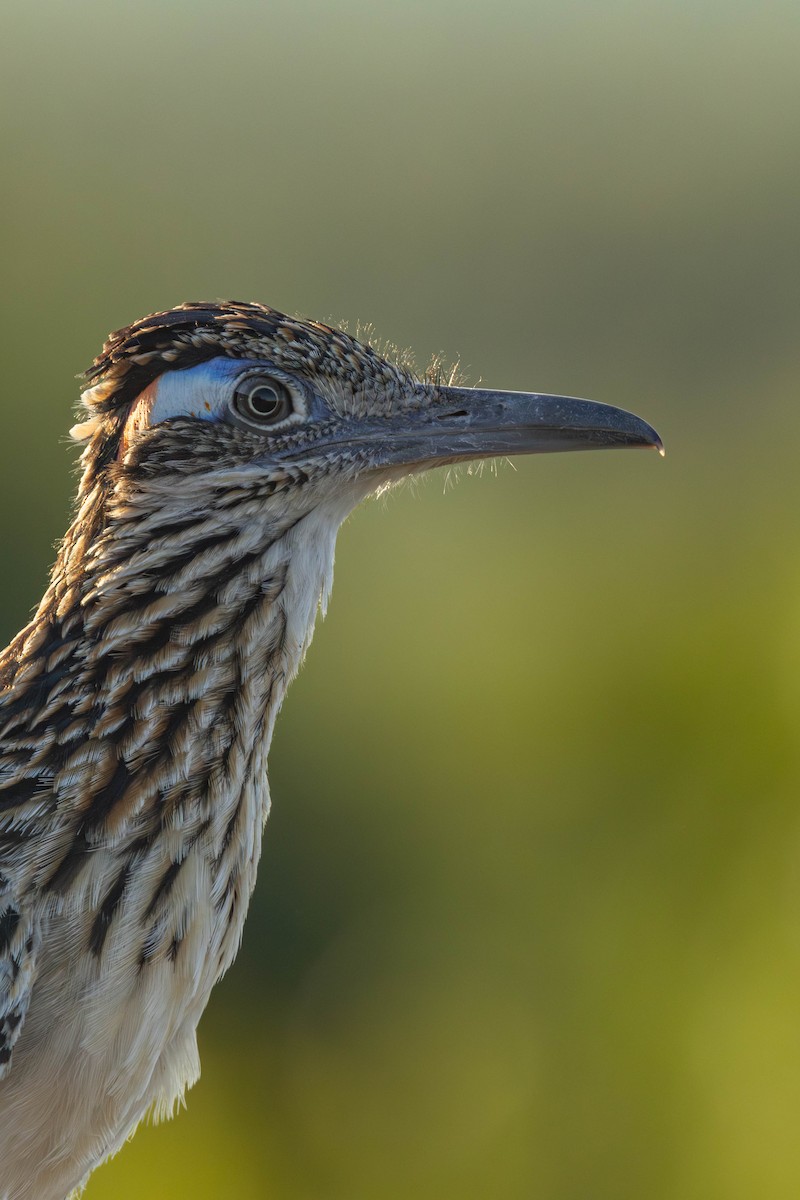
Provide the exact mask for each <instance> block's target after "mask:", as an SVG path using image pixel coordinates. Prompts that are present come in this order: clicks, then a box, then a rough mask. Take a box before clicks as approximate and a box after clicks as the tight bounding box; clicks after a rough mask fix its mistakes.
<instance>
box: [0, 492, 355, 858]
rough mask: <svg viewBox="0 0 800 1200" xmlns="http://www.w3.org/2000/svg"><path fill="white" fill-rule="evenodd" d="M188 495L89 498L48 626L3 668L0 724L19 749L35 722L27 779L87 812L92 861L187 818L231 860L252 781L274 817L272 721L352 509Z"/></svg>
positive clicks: (42, 611)
mask: <svg viewBox="0 0 800 1200" xmlns="http://www.w3.org/2000/svg"><path fill="white" fill-rule="evenodd" d="M175 491H176V489H175V488H174V487H173V489H172V495H170V494H169V492H168V491H164V492H162V493H160V494H158V495H154V494H153V493H152V491H150V492H149V493H148V494H147V497H146V499H147V503H145V497H143V496H142V494H141V493H137V494H136V495H134V494H133V493H131V494H129V495H128V496H127V497H125V496H121V497H118V498H117V499H116V500H115V502H114V503H113V504H111V505H109V503H108V498H107V497H105V500H103V498H102V497H101V496H98V495H95V494H89V493H87V494H85V495H84V496H83V498H82V501H81V504H80V508H79V512H78V514H77V517H76V520H75V522H74V523H73V525H72V526H71V528H70V530H69V531H68V533H67V535H66V537H65V539H64V542H63V544H62V547H61V550H60V553H59V556H58V560H57V562H56V565H55V568H54V571H53V576H52V579H51V584H50V587H49V589H48V592H47V594H46V595H45V597H44V599H43V601H42V604H41V606H40V608H39V611H38V612H37V614H36V617H35V618H34V621H33V622H32V623H31V625H30V626H28V628H27V629H26V630H23V632H22V634H20V636H19V638H17V640H16V642H15V643H13V644H12V646H11V647H9V651H8V653H7V658H6V661H5V663H4V664H0V672H2V675H3V676H4V682H5V683H6V684H9V683H12V682H13V688H9V689H7V691H6V693H5V694H6V696H7V697H9V702H8V704H7V705H5V710H4V711H2V709H0V724H1V725H3V727H4V729H5V731H6V734H7V735H9V736H12V737H13V731H14V729H15V728H16V729H19V730H20V731H21V734H22V732H24V731H25V730H26V726H27V732H28V733H29V732H30V729H31V723H32V722H33V724H34V725H35V726H36V736H37V739H38V746H39V749H38V750H37V755H36V764H35V765H34V764H30V770H31V771H32V770H34V769H35V770H36V771H37V772H39V774H40V776H41V775H42V774H46V775H47V776H49V777H50V778H52V779H54V780H55V788H56V790H57V791H58V792H59V793H60V799H59V803H60V805H62V806H66V807H67V808H69V807H70V806H74V807H76V808H77V807H79V808H80V811H81V812H82V814H84V815H83V816H82V818H81V819H82V829H83V830H84V833H85V836H86V839H87V841H88V843H89V844H91V845H97V844H99V843H108V841H109V840H113V841H115V842H117V841H118V840H119V839H122V840H126V839H127V838H128V837H129V838H131V839H133V838H134V837H136V838H141V836H142V831H143V830H144V833H145V836H146V835H147V833H148V831H149V830H152V829H153V828H154V827H155V826H160V827H162V828H163V825H164V822H165V820H170V819H172V815H174V814H175V813H179V814H180V819H181V821H184V822H186V821H188V822H189V824H190V825H194V826H199V824H202V823H203V822H204V821H206V822H207V821H212V820H213V823H214V826H215V827H216V829H217V834H216V840H217V842H218V843H219V844H223V843H224V844H227V842H226V839H227V840H230V829H231V823H232V822H234V821H235V820H237V819H238V818H239V815H240V813H239V808H240V800H241V797H242V795H243V794H245V792H246V791H247V790H248V789H250V791H252V781H253V780H254V779H258V780H261V781H263V786H262V784H259V786H258V789H257V791H258V796H259V811H260V815H261V816H262V817H264V816H266V811H267V808H268V791H267V788H266V778H265V768H266V753H267V749H268V747H269V743H270V740H271V735H272V729H273V725H274V721H275V717H276V715H277V712H278V709H279V707H280V704H281V701H282V699H283V696H284V694H285V691H286V688H287V686H288V684H289V682H290V681H291V679H292V677H293V676H294V674H295V673H296V671H297V669H298V668H299V666H300V663H301V661H302V658H303V655H304V653H305V650H306V648H307V646H308V644H309V642H310V640H311V636H312V633H313V628H314V622H315V617H316V613H317V610H318V607H319V604H320V601H321V600H322V602H323V604H324V601H325V598H326V597H327V593H328V589H329V587H330V581H331V577H332V568H333V553H334V543H335V536H336V531H337V529H338V526H339V524H340V522H341V519H342V517H343V516H344V515H345V512H346V511H347V510H349V507H352V505H349V506H347V509H344V508H342V506H339V508H332V507H331V506H326V505H319V506H316V507H313V508H306V509H305V510H304V509H303V508H302V506H301V505H300V503H299V502H298V498H297V496H295V500H294V501H291V500H290V499H287V498H286V497H284V499H283V502H282V503H281V505H280V507H278V506H276V505H273V504H272V503H270V496H269V495H266V494H264V489H263V487H262V488H261V490H259V488H258V487H256V486H254V487H252V488H244V489H240V491H239V493H238V495H237V494H235V493H234V492H233V490H232V488H231V486H230V481H226V480H220V487H219V488H218V489H217V491H216V493H214V495H213V496H212V498H211V499H209V492H208V489H205V490H204V491H203V492H202V493H198V496H197V497H196V500H197V503H193V502H192V497H191V495H187V494H183V495H179V496H176V495H175ZM201 496H202V502H201ZM156 501H157V503H156ZM27 771H28V768H26V772H27ZM250 808H251V809H253V808H254V804H253V803H252V802H251V803H250ZM187 814H188V815H187ZM253 816H255V812H254V811H253Z"/></svg>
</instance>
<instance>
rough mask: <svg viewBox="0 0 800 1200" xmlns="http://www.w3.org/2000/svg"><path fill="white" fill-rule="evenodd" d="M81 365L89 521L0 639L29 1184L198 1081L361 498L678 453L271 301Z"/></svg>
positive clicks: (116, 340)
mask: <svg viewBox="0 0 800 1200" xmlns="http://www.w3.org/2000/svg"><path fill="white" fill-rule="evenodd" d="M86 381H87V390H85V391H84V392H83V405H84V408H85V419H84V420H83V421H82V422H81V423H80V424H79V425H76V426H75V427H74V429H73V430H72V433H73V437H74V438H75V439H76V440H77V441H79V442H81V443H83V446H84V449H83V454H82V457H81V468H82V475H81V480H80V485H79V488H78V497H77V506H76V513H75V518H74V520H73V522H72V524H71V526H70V528H69V530H68V532H67V534H66V536H65V538H64V540H63V542H62V544H61V546H60V548H59V551H58V556H57V559H56V563H55V566H54V568H53V571H52V575H51V579H50V584H49V586H48V589H47V591H46V593H45V595H44V598H43V599H42V601H41V604H40V605H39V607H38V609H37V610H36V614H35V616H34V618H33V620H32V621H31V622H30V623H29V624H28V625H27V626H26V627H25V628H24V629H23V630H22V632H21V633H20V634H19V635H18V636H17V637H16V638H15V639H14V641H13V642H12V643H11V645H10V646H9V647H8V648H7V650H5V652H4V653H3V655H2V658H0V688H1V689H2V690H1V691H0V1079H1V1080H2V1082H0V1197H2V1198H4V1200H64V1197H65V1196H66V1195H67V1193H69V1192H70V1191H71V1190H72V1189H73V1188H75V1187H78V1186H80V1185H81V1184H82V1183H84V1182H85V1181H86V1179H87V1177H88V1175H89V1173H90V1172H91V1170H92V1169H93V1168H94V1167H95V1166H97V1165H98V1164H99V1163H100V1162H102V1161H103V1159H105V1158H106V1157H107V1156H108V1155H109V1154H112V1153H113V1152H114V1151H115V1150H117V1149H119V1147H120V1146H121V1145H122V1143H123V1142H124V1140H125V1139H126V1138H127V1137H128V1136H129V1134H130V1133H131V1132H132V1130H133V1129H134V1128H135V1126H136V1124H137V1123H138V1122H139V1121H140V1120H141V1118H142V1116H143V1115H144V1114H145V1113H146V1112H148V1111H152V1112H153V1113H154V1114H155V1115H156V1116H164V1115H167V1114H169V1113H170V1112H172V1111H173V1109H174V1107H175V1105H176V1103H177V1102H178V1101H179V1100H180V1099H181V1097H182V1096H183V1094H184V1091H185V1089H186V1088H187V1087H190V1086H191V1085H192V1084H193V1083H194V1082H195V1081H196V1079H197V1078H198V1075H199V1069H200V1066H199V1060H198V1053H197V1043H196V1036H195V1031H196V1028H197V1023H198V1021H199V1019H200V1016H201V1014H202V1012H203V1009H204V1008H205V1006H206V1003H207V1001H208V998H209V993H210V992H211V989H212V987H213V986H214V984H215V983H216V982H217V980H218V979H220V977H221V976H222V975H223V974H224V973H225V971H226V970H227V969H228V967H229V966H230V965H231V963H232V962H233V959H234V957H235V955H236V951H237V948H238V946H239V942H240V939H241V936H242V926H243V923H244V919H245V913H246V911H247V905H248V901H249V898H250V895H251V892H252V890H253V885H254V883H255V878H256V867H257V864H258V859H259V854H260V851H261V834H262V829H263V826H264V821H265V819H266V816H267V812H268V810H269V803H270V801H269V791H268V788H267V776H266V765H267V751H268V748H269V744H270V738H271V736H272V729H273V725H274V722H275V717H276V714H277V712H278V709H279V707H280V704H281V701H282V700H283V696H284V693H285V691H286V688H287V686H288V684H289V682H290V680H291V679H292V677H293V676H294V675H295V673H296V671H297V670H298V668H299V666H300V663H301V661H302V659H303V655H304V654H305V651H306V648H307V647H308V644H309V642H310V640H311V635H312V631H313V627H314V621H315V617H316V613H317V610H318V608H319V607H320V606H322V608H323V609H324V607H325V603H326V600H327V597H328V593H329V590H330V586H331V577H332V570H333V554H334V543H335V539H336V533H337V530H338V528H339V526H340V525H341V523H342V521H343V520H344V519H345V517H346V516H347V515H348V514H349V513H350V512H351V511H352V510H353V508H355V506H356V505H357V504H358V503H359V502H360V501H361V500H363V499H364V498H365V497H366V496H368V495H370V494H371V493H374V492H376V491H378V490H380V489H382V488H384V487H386V486H387V485H390V484H392V483H394V482H395V481H396V480H399V479H401V478H403V477H404V476H407V475H410V474H412V473H415V472H419V471H423V470H427V469H428V468H430V467H435V466H439V465H442V464H448V463H458V462H462V461H466V460H470V459H483V458H488V457H492V456H496V455H509V454H527V453H537V452H541V451H553V450H585V449H592V448H594V447H622V446H651V447H656V448H660V442H659V439H658V436H657V435H656V433H655V432H654V431H653V430H652V429H651V428H650V427H649V426H648V425H646V424H645V423H644V422H643V421H641V420H639V419H638V418H637V417H634V416H632V415H631V414H629V413H626V412H623V411H621V410H620V409H616V408H610V407H607V406H606V405H602V404H593V403H590V402H588V401H584V400H574V399H570V398H567V397H560V396H544V395H534V394H524V393H514V392H493V391H482V390H477V389H467V388H461V387H453V386H449V384H448V383H445V382H444V381H443V380H442V379H440V378H438V377H437V375H436V373H435V372H431V373H429V375H428V376H426V377H424V378H418V377H416V376H415V375H414V374H413V373H412V372H411V371H410V370H409V369H407V367H406V366H405V365H398V364H395V363H392V362H389V361H387V360H386V359H384V358H382V357H380V356H379V354H378V353H377V352H376V351H375V350H374V349H373V348H372V347H371V346H369V345H365V344H360V343H359V342H357V341H355V340H354V339H353V338H351V337H349V336H348V335H347V334H345V333H343V332H341V331H338V330H335V329H331V328H329V327H328V326H327V325H323V324H320V323H318V322H315V321H303V320H299V319H295V318H292V317H287V316H284V315H283V314H282V313H279V312H276V311H274V310H273V309H270V308H266V307H264V306H262V305H260V304H239V303H224V304H185V305H182V306H181V307H180V308H177V309H174V310H172V311H170V312H163V313H157V314H156V315H154V316H150V317H146V318H144V319H143V320H141V321H138V322H137V323H136V324H134V325H131V326H129V327H128V328H126V329H122V330H120V331H119V332H118V333H115V334H113V335H111V337H110V338H109V340H108V341H107V342H106V344H105V346H104V348H103V351H102V353H101V354H100V356H99V357H98V358H97V359H96V360H95V362H94V364H93V365H92V367H91V368H90V369H89V371H88V372H87V377H86Z"/></svg>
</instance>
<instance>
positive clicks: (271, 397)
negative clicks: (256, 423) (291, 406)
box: [248, 387, 281, 417]
mask: <svg viewBox="0 0 800 1200" xmlns="http://www.w3.org/2000/svg"><path fill="white" fill-rule="evenodd" d="M248 400H249V403H250V408H251V409H252V410H253V412H254V413H255V414H256V416H257V417H274V416H275V413H276V412H277V411H278V409H279V408H280V406H281V398H280V396H279V395H278V393H277V392H276V391H275V389H274V388H271V387H257V388H254V389H253V391H252V392H251V393H250V395H249V396H248Z"/></svg>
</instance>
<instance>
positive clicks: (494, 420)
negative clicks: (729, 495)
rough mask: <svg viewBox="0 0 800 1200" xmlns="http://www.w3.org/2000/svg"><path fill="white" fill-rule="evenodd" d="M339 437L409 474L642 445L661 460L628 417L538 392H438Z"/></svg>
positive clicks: (374, 462)
mask: <svg viewBox="0 0 800 1200" xmlns="http://www.w3.org/2000/svg"><path fill="white" fill-rule="evenodd" d="M350 434H351V436H349V437H348V436H347V435H346V434H345V435H344V436H342V439H341V440H342V442H346V443H347V444H348V445H349V446H350V447H352V448H353V449H354V450H355V449H360V450H362V451H365V452H366V457H367V459H368V460H370V465H371V466H373V467H375V468H381V467H389V466H393V465H397V466H404V467H406V468H407V469H408V470H409V471H414V470H424V469H425V468H427V467H433V466H438V465H443V464H446V463H454V462H466V461H469V460H472V459H481V458H494V457H496V456H504V455H510V454H548V453H553V452H554V451H559V450H602V449H613V448H628V447H644V448H652V449H655V450H658V451H659V453H661V454H663V452H664V451H663V447H662V444H661V439H660V438H659V436H658V434H657V433H656V431H655V430H654V429H652V428H651V427H650V426H649V425H647V424H646V423H645V422H644V421H642V420H641V419H640V418H639V417H636V416H634V415H633V413H629V412H625V411H624V409H621V408H613V407H611V406H610V405H608V404H596V403H594V402H593V401H591V400H577V399H575V398H574V397H571V396H549V395H540V394H539V393H536V392H490V391H483V390H481V389H478V388H457V387H443V388H438V389H437V399H436V401H435V402H434V403H432V404H430V405H429V406H427V407H425V408H415V409H407V410H406V411H405V412H402V413H399V414H397V415H394V416H391V417H388V418H383V419H381V420H373V419H368V420H367V421H366V422H365V423H364V424H363V425H361V426H360V427H356V428H353V429H352V430H351V431H350Z"/></svg>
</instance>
